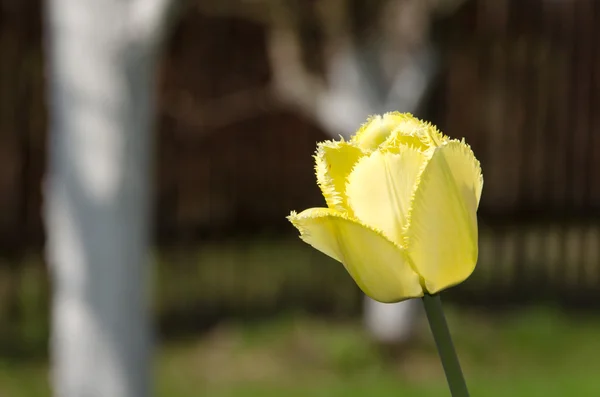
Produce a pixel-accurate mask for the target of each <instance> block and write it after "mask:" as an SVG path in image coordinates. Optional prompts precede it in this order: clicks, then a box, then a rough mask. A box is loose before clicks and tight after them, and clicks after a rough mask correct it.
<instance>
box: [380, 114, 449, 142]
mask: <svg viewBox="0 0 600 397" xmlns="http://www.w3.org/2000/svg"><path fill="white" fill-rule="evenodd" d="M394 118H395V119H396V123H395V128H394V129H393V130H392V132H391V133H390V135H389V136H388V138H387V139H386V140H385V142H383V143H382V144H381V149H382V150H387V151H395V149H396V150H397V148H398V147H400V146H403V145H409V146H412V147H414V148H416V149H420V150H427V149H429V148H430V147H434V146H440V145H441V144H443V143H444V142H446V141H448V138H447V137H446V136H444V135H443V134H442V133H441V132H440V131H439V130H438V129H437V128H436V127H435V126H434V125H432V124H430V123H428V122H425V121H422V120H419V119H418V118H416V117H414V116H413V115H412V114H410V113H395V114H394Z"/></svg>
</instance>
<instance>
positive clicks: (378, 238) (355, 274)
mask: <svg viewBox="0 0 600 397" xmlns="http://www.w3.org/2000/svg"><path fill="white" fill-rule="evenodd" d="M315 160H316V167H315V169H316V174H317V183H318V185H319V187H320V188H321V191H322V193H323V196H324V197H325V202H326V203H327V208H310V209H307V210H305V211H303V212H301V213H299V214H297V213H296V212H292V213H291V215H290V216H289V217H288V219H289V220H290V221H291V222H292V224H293V225H294V226H295V227H296V228H297V229H298V230H299V231H300V238H301V239H302V240H304V241H305V242H306V243H308V244H310V245H312V246H313V247H314V248H316V249H317V250H319V251H321V252H323V253H324V254H325V255H328V256H330V257H332V258H333V259H335V260H337V261H339V262H341V263H342V264H343V265H344V267H345V268H346V270H347V271H348V273H350V275H351V276H352V278H353V279H354V281H355V282H356V284H357V285H358V286H359V287H360V288H361V290H362V291H363V292H364V293H365V294H367V295H369V296H370V297H371V298H373V299H375V300H377V301H379V302H384V303H392V302H400V301H402V300H405V299H410V298H418V297H422V298H423V303H424V306H425V312H426V314H427V318H428V320H429V325H430V327H431V331H432V333H433V337H434V339H435V342H436V345H437V348H438V352H439V355H440V358H441V361H442V365H443V367H444V372H445V373H446V378H447V380H448V385H449V387H450V392H451V393H452V396H454V397H468V396H469V392H468V390H467V385H466V382H465V380H464V377H463V375H462V370H461V368H460V363H459V361H458V356H457V355H456V352H455V350H454V345H453V343H452V338H451V335H450V331H449V329H448V325H447V323H446V318H445V316H444V312H443V310H442V306H441V301H440V297H439V294H438V292H440V291H442V290H444V289H446V288H449V287H452V286H454V285H456V284H459V283H461V282H462V281H464V280H465V279H467V277H469V276H470V275H471V273H473V270H474V269H475V264H476V263H477V254H478V248H477V208H478V207H479V199H480V198H481V189H482V187H483V177H482V175H481V167H480V165H479V161H477V159H476V158H475V155H474V154H473V152H472V151H471V148H470V147H469V145H467V144H466V143H465V142H464V140H462V141H458V140H455V139H450V138H448V137H447V136H444V135H443V134H442V133H440V132H439V131H438V130H437V129H436V128H435V127H434V126H432V125H431V124H429V123H425V122H423V121H421V120H418V119H416V118H414V117H413V116H412V115H410V114H407V113H404V114H402V113H398V112H393V113H387V114H384V115H383V116H375V117H372V118H370V119H369V120H368V121H367V123H365V124H364V125H363V126H362V127H361V128H360V129H359V130H358V132H357V133H356V134H355V135H354V136H353V137H352V138H351V139H350V141H344V140H343V139H341V140H340V141H327V142H322V143H320V144H319V145H318V148H317V154H316V155H315Z"/></svg>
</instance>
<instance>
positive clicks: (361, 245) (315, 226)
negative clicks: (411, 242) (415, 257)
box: [288, 208, 423, 303]
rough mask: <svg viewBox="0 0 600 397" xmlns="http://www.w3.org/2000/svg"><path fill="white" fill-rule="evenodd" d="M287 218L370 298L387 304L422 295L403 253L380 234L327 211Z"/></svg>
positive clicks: (329, 210) (415, 275) (316, 211)
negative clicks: (345, 271) (337, 262)
mask: <svg viewBox="0 0 600 397" xmlns="http://www.w3.org/2000/svg"><path fill="white" fill-rule="evenodd" d="M288 219H289V220H290V221H291V222H292V224H293V225H294V226H295V227H296V228H297V229H298V230H299V231H300V238H301V239H302V240H303V241H304V242H306V243H307V244H310V245H311V246H313V247H314V248H316V249H317V250H319V251H321V252H323V253H324V254H325V255H328V256H330V257H331V258H333V259H335V260H337V261H339V262H341V263H342V264H343V265H344V267H345V268H346V270H347V271H348V273H350V275H351V276H352V278H353V279H354V281H355V282H356V284H358V286H359V287H360V289H361V290H362V291H363V292H364V293H365V294H367V295H368V296H370V297H371V298H373V299H375V300H377V301H380V302H386V303H391V302H399V301H402V300H405V299H409V298H415V297H420V296H423V289H422V287H421V284H420V282H419V281H420V279H419V276H418V275H417V273H415V272H414V271H413V270H412V268H411V267H410V265H409V263H408V260H407V257H406V253H405V252H404V250H403V249H402V248H400V247H399V246H398V245H396V244H394V243H393V242H391V241H390V240H388V239H387V238H386V237H385V236H384V235H383V234H382V233H381V232H379V231H377V230H375V229H373V228H370V227H368V226H366V225H363V224H361V223H359V222H357V221H356V220H353V219H351V218H349V217H348V216H346V215H344V214H341V213H339V212H336V211H334V210H331V209H328V208H311V209H308V210H305V211H303V212H301V213H300V214H296V213H294V212H292V214H291V215H290V216H289V217H288Z"/></svg>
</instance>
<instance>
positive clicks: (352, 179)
mask: <svg viewBox="0 0 600 397" xmlns="http://www.w3.org/2000/svg"><path fill="white" fill-rule="evenodd" d="M427 160H428V157H427V155H426V154H425V153H423V152H421V151H419V150H417V149H415V148H412V147H409V146H404V145H403V146H400V147H399V153H397V154H396V153H386V152H380V151H376V152H373V153H372V154H371V155H370V156H368V157H363V158H362V159H360V160H359V161H358V163H357V164H356V166H355V167H354V170H353V171H352V173H351V174H350V176H349V177H348V185H347V187H346V194H347V196H348V202H349V205H350V208H352V210H353V211H354V216H355V217H357V218H358V219H359V220H360V221H361V222H363V223H365V224H367V225H371V226H373V227H376V228H377V229H380V230H381V231H383V233H384V234H385V235H386V236H387V237H388V238H389V239H390V240H392V241H395V242H396V243H398V244H402V243H403V233H404V228H405V227H406V224H407V222H408V214H409V211H410V207H411V204H412V198H413V194H414V191H415V188H416V183H417V180H418V178H419V176H420V174H421V172H422V171H423V168H424V166H425V165H426V164H427Z"/></svg>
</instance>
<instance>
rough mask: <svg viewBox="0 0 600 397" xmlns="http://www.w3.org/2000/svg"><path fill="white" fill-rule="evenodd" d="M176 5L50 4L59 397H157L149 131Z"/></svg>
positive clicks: (48, 199)
mask: <svg viewBox="0 0 600 397" xmlns="http://www.w3.org/2000/svg"><path fill="white" fill-rule="evenodd" d="M166 10H167V1H166V0H165V1H163V0H139V1H128V0H104V1H96V0H50V1H49V2H48V4H47V6H46V27H47V36H46V37H47V38H48V47H47V49H48V52H47V54H48V56H49V69H48V71H49V73H48V77H49V96H48V104H49V108H50V135H49V150H50V153H49V158H50V159H49V169H48V175H47V179H46V182H45V183H46V185H45V221H46V228H47V233H48V240H47V256H48V260H49V263H50V266H51V272H52V281H53V285H52V286H53V302H52V336H51V354H52V386H53V389H54V394H55V395H56V396H60V397H109V396H110V397H138V396H139V397H142V396H149V395H151V387H150V380H151V377H150V373H151V327H150V316H149V311H148V307H149V302H148V299H147V298H148V297H149V294H148V292H149V291H148V286H149V285H148V284H149V283H148V281H149V280H148V276H149V273H150V263H149V260H148V259H149V255H148V254H149V252H148V246H149V237H150V233H149V230H150V219H151V198H150V197H151V195H150V190H151V183H150V182H151V179H150V177H151V166H152V161H151V158H152V156H151V153H152V151H153V148H152V141H153V139H152V135H151V130H152V127H153V122H152V118H153V113H154V75H155V67H156V62H157V53H158V49H159V41H160V38H161V33H162V29H163V25H164V22H163V19H164V15H165V14H166Z"/></svg>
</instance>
